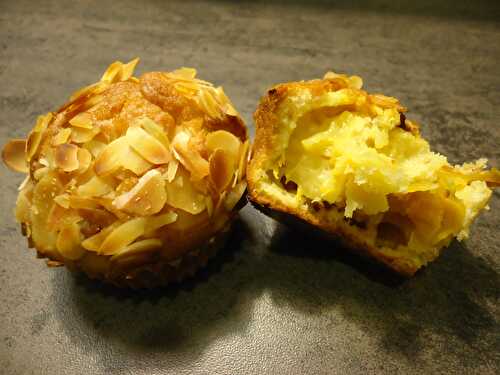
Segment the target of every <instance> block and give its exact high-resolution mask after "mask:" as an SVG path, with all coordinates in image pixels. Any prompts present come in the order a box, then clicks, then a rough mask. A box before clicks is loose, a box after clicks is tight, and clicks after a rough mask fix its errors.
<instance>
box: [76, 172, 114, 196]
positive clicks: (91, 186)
mask: <svg viewBox="0 0 500 375" xmlns="http://www.w3.org/2000/svg"><path fill="white" fill-rule="evenodd" d="M111 191H113V187H112V186H109V185H108V184H107V183H106V182H105V181H104V180H103V179H102V178H99V177H98V176H94V177H92V178H91V179H90V180H89V181H88V182H86V183H85V184H83V185H80V186H79V187H78V189H77V193H78V195H80V196H82V197H101V196H103V195H105V194H108V193H109V192H111Z"/></svg>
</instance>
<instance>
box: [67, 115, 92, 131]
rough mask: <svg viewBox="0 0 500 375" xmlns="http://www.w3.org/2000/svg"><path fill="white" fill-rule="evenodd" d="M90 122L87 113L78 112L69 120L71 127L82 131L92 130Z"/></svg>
mask: <svg viewBox="0 0 500 375" xmlns="http://www.w3.org/2000/svg"><path fill="white" fill-rule="evenodd" d="M92 122H93V121H92V115H91V114H90V113H88V112H80V113H78V114H77V115H76V116H75V117H73V118H72V119H71V120H69V123H70V125H71V126H75V127H77V128H84V129H92V128H93V125H92Z"/></svg>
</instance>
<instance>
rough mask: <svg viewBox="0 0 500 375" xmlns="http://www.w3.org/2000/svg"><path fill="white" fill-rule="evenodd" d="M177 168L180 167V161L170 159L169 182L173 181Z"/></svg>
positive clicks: (167, 176)
mask: <svg viewBox="0 0 500 375" xmlns="http://www.w3.org/2000/svg"><path fill="white" fill-rule="evenodd" d="M177 168H179V162H178V161H177V160H175V159H174V160H170V161H169V162H168V168H167V173H166V178H167V182H172V181H173V180H174V178H175V175H176V174H177Z"/></svg>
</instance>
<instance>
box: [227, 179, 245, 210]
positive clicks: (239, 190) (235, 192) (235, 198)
mask: <svg viewBox="0 0 500 375" xmlns="http://www.w3.org/2000/svg"><path fill="white" fill-rule="evenodd" d="M246 188H247V183H246V181H245V180H243V181H240V182H239V183H238V184H237V185H236V186H235V187H234V189H232V190H231V191H229V193H228V194H227V195H226V199H225V200H224V208H225V209H226V211H228V212H231V211H232V210H233V208H234V207H235V206H236V205H237V204H238V202H239V201H240V199H241V197H242V196H243V193H245V190H246Z"/></svg>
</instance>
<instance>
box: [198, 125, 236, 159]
mask: <svg viewBox="0 0 500 375" xmlns="http://www.w3.org/2000/svg"><path fill="white" fill-rule="evenodd" d="M206 145H207V148H208V149H209V150H210V151H211V152H214V151H215V150H216V149H221V150H224V151H225V152H226V153H227V154H228V155H230V156H231V157H233V158H234V159H235V160H236V161H237V160H239V155H240V147H241V141H240V140H239V139H238V137H236V136H235V135H234V134H232V133H229V132H228V131H225V130H217V131H214V132H212V133H209V134H208V135H207V138H206Z"/></svg>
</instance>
